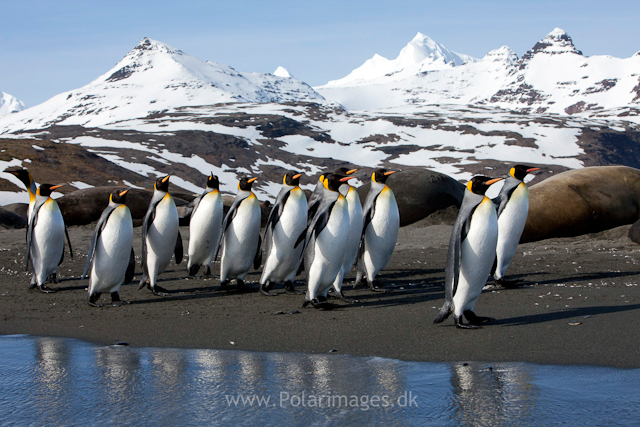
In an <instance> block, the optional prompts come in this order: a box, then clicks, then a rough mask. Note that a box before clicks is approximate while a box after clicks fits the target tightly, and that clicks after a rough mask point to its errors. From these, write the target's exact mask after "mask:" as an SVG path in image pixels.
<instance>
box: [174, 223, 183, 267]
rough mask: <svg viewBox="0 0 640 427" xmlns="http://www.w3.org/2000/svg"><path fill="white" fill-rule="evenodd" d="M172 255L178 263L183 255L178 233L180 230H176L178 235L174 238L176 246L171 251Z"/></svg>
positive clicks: (180, 237)
mask: <svg viewBox="0 0 640 427" xmlns="http://www.w3.org/2000/svg"><path fill="white" fill-rule="evenodd" d="M173 255H174V256H175V257H176V264H180V263H181V262H182V258H183V256H184V248H183V246H182V235H180V230H178V237H177V238H176V248H175V250H174V252H173Z"/></svg>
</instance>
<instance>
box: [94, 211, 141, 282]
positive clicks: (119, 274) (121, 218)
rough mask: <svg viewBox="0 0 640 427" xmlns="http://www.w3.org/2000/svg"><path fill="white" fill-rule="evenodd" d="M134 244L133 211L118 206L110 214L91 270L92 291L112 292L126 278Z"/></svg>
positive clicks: (97, 245)
mask: <svg viewBox="0 0 640 427" xmlns="http://www.w3.org/2000/svg"><path fill="white" fill-rule="evenodd" d="M132 244H133V223H132V221H131V211H130V210H129V208H127V207H126V206H124V205H123V206H119V207H117V208H116V209H115V210H114V211H113V212H112V213H111V215H110V216H109V219H108V220H107V223H106V224H105V227H104V229H103V230H102V233H101V234H100V237H99V239H98V241H97V242H96V249H95V251H96V253H95V260H94V262H93V269H92V272H91V292H109V291H111V290H112V288H113V287H114V286H117V285H120V284H121V283H122V281H123V280H124V275H125V272H126V271H127V267H128V265H129V257H130V254H131V246H132Z"/></svg>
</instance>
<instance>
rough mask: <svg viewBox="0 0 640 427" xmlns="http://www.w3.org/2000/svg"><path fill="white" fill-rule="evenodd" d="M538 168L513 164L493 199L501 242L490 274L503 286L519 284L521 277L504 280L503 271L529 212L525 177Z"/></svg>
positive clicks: (512, 253)
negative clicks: (498, 192)
mask: <svg viewBox="0 0 640 427" xmlns="http://www.w3.org/2000/svg"><path fill="white" fill-rule="evenodd" d="M537 170H540V168H532V167H531V166H526V165H516V166H514V167H512V168H511V170H510V171H509V176H508V177H507V179H506V180H505V182H504V186H503V187H502V189H501V190H500V194H498V196H497V197H496V198H495V199H493V203H494V204H495V205H496V208H497V209H498V246H497V247H496V260H495V262H494V264H493V267H492V271H491V274H492V275H493V277H494V279H496V283H497V284H498V285H501V286H504V287H515V286H517V284H518V280H505V278H504V273H505V272H506V271H507V268H509V265H510V264H511V261H512V260H513V257H514V255H515V254H516V249H517V248H518V243H520V237H521V236H522V232H523V231H524V226H525V224H526V223H527V216H528V214H529V188H528V187H527V184H525V183H524V179H525V178H526V176H527V175H528V174H530V173H531V172H535V171H537Z"/></svg>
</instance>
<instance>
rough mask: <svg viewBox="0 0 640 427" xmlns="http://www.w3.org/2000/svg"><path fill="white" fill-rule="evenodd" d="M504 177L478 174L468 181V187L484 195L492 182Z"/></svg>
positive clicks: (473, 191)
mask: <svg viewBox="0 0 640 427" xmlns="http://www.w3.org/2000/svg"><path fill="white" fill-rule="evenodd" d="M503 179H504V178H490V177H488V176H484V175H476V176H474V177H473V178H471V181H469V182H468V183H467V189H468V190H469V191H471V192H472V193H474V194H478V195H480V196H484V193H485V192H486V191H487V190H488V189H489V187H490V186H491V184H494V183H496V182H498V181H501V180H503Z"/></svg>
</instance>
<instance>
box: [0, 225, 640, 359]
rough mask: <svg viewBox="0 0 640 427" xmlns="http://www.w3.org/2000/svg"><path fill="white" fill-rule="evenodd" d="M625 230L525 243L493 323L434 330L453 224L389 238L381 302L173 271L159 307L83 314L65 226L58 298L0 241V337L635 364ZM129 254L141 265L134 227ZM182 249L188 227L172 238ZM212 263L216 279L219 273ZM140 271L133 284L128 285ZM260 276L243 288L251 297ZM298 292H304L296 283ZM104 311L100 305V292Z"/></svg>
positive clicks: (134, 305) (480, 308)
mask: <svg viewBox="0 0 640 427" xmlns="http://www.w3.org/2000/svg"><path fill="white" fill-rule="evenodd" d="M628 229H629V226H624V227H619V228H616V229H613V230H609V231H606V232H603V233H599V234H592V235H585V236H580V237H575V238H567V239H549V240H544V241H540V242H535V243H527V244H522V245H520V246H519V247H518V253H517V255H516V257H515V259H514V261H513V263H512V265H511V267H510V269H509V271H508V273H507V274H508V276H509V278H515V279H520V280H522V284H521V286H519V287H518V288H515V289H506V288H503V287H500V286H496V285H495V284H493V282H492V281H489V282H488V286H487V287H486V288H485V291H484V292H483V294H482V295H481V297H480V299H479V301H478V303H477V305H476V313H477V314H478V315H481V316H491V317H495V318H496V319H497V320H496V321H495V322H494V323H492V324H487V325H485V326H484V327H483V328H482V329H478V330H460V329H456V328H455V327H454V325H453V319H451V318H450V319H448V320H447V321H446V322H445V323H443V324H441V325H434V324H433V323H432V322H433V319H434V318H435V317H436V315H437V313H438V310H439V309H440V307H441V306H442V304H443V302H444V287H443V282H444V266H445V261H446V251H447V244H448V240H449V234H450V232H451V227H450V226H447V225H428V224H427V222H425V221H423V222H421V223H417V224H414V225H411V226H408V227H404V228H402V229H401V230H400V236H399V239H398V245H397V246H396V251H395V252H394V254H393V256H392V258H391V261H390V263H389V265H388V266H387V268H386V269H384V270H383V271H382V273H381V275H380V276H379V277H380V279H381V282H382V284H384V285H385V287H386V288H388V289H389V290H390V292H388V293H374V292H371V291H369V290H368V289H366V288H364V287H361V288H359V289H357V290H355V291H351V283H352V282H351V281H352V279H353V272H352V273H351V274H350V275H349V276H348V280H349V282H348V283H347V285H346V289H347V291H346V292H345V293H346V295H347V296H348V297H350V298H355V299H357V300H358V302H357V303H354V304H345V303H343V302H341V301H337V300H334V301H335V304H336V308H334V309H333V310H318V309H314V308H304V309H303V308H301V305H302V302H303V300H304V296H303V295H287V294H284V290H283V289H282V286H281V285H277V286H276V288H275V291H276V292H278V293H279V295H277V296H274V297H267V296H263V295H261V294H259V293H258V292H246V293H242V292H239V291H238V290H237V289H235V287H231V288H229V290H221V289H220V286H219V281H218V279H217V278H213V279H203V278H195V279H193V278H191V279H190V278H188V277H187V274H186V262H185V261H183V263H182V264H180V265H175V264H174V263H173V261H172V263H171V264H170V266H169V268H168V269H167V270H168V271H166V272H165V273H163V274H162V275H161V276H160V281H159V284H160V285H161V286H163V287H164V288H166V289H168V290H169V291H170V292H171V294H170V295H169V296H167V297H157V296H154V295H152V294H151V293H150V292H149V291H148V290H146V289H144V290H138V289H137V288H138V286H137V280H136V281H134V283H132V284H130V285H126V286H123V287H122V289H121V297H122V299H124V300H127V301H130V304H128V305H123V306H121V307H113V306H111V305H106V306H105V307H101V308H94V307H89V306H88V305H87V303H86V299H87V292H86V287H87V284H88V280H80V279H79V277H80V275H81V274H82V271H83V269H84V265H85V262H86V253H87V249H88V246H89V242H90V239H91V235H92V232H93V227H92V226H86V227H70V228H69V233H70V237H71V242H72V244H73V245H74V253H75V258H74V260H73V261H71V260H70V259H69V257H68V253H67V255H66V258H65V261H64V262H63V264H62V265H61V268H60V270H59V278H60V279H61V282H60V283H59V284H57V285H56V284H53V285H51V287H53V288H57V289H58V292H57V293H55V294H41V293H38V292H33V291H31V292H28V291H27V288H28V286H29V275H28V274H27V273H26V272H25V271H24V268H25V264H24V262H25V256H24V255H25V239H24V236H25V231H24V230H0V283H1V284H0V334H31V335H40V336H57V337H69V338H79V339H83V340H87V341H91V342H95V343H99V344H114V343H117V342H126V343H128V344H129V345H133V346H140V347H181V348H215V349H235V350H256V351H279V352H310V353H327V352H337V353H349V354H354V355H363V356H365V355H366V356H381V357H387V358H396V359H402V360H416V361H432V362H443V361H450V362H464V361H483V362H504V361H525V362H534V363H547V364H589V365H606V366H615V367H623V368H638V367H640V357H638V344H639V343H640V328H638V327H637V324H636V321H637V318H638V315H639V314H640V290H639V289H638V281H640V253H639V252H638V249H639V247H638V245H636V244H635V243H633V242H632V241H631V240H629V239H628V238H627V231H628ZM134 233H135V236H136V238H135V241H134V249H135V250H136V253H137V255H139V254H140V251H141V249H140V235H141V230H140V228H136V229H135V231H134ZM181 233H182V236H183V240H184V246H185V250H186V247H187V240H188V228H186V227H181ZM218 268H219V264H217V263H216V264H215V267H214V269H213V270H214V273H216V274H217V273H218ZM140 272H141V267H140V264H138V266H137V274H136V278H137V279H139V277H140ZM258 279H259V272H258V271H252V273H250V275H249V276H248V277H247V280H248V281H249V282H253V283H249V285H250V286H253V287H254V288H255V289H256V290H257V281H258ZM296 288H298V289H304V282H303V281H302V280H301V281H299V282H297V283H296ZM100 302H101V303H108V302H110V298H109V296H108V295H106V296H103V297H102V299H101V300H100Z"/></svg>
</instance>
